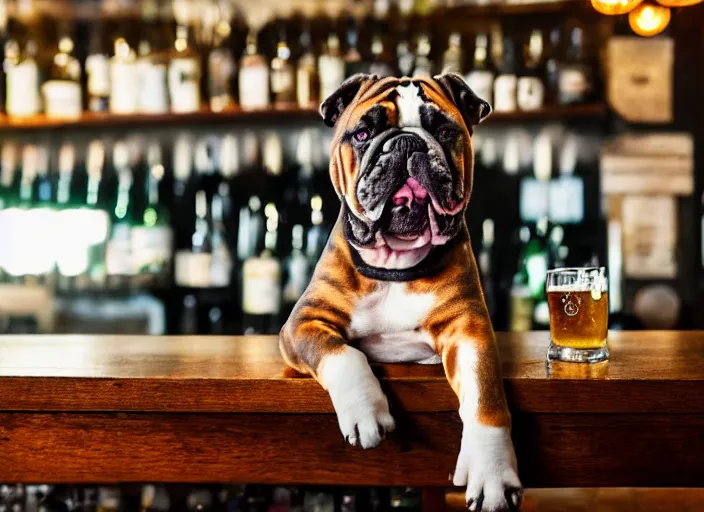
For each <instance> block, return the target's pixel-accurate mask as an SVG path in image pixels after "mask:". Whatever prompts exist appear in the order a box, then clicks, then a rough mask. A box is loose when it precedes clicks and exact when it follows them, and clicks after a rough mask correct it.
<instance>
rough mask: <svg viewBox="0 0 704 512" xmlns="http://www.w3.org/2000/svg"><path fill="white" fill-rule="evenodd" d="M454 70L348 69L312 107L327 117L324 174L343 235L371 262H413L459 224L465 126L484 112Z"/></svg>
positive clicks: (393, 266) (395, 265) (468, 152)
mask: <svg viewBox="0 0 704 512" xmlns="http://www.w3.org/2000/svg"><path fill="white" fill-rule="evenodd" d="M490 112H491V107H490V106H489V104H488V103H487V102H486V101H484V100H482V99H480V98H479V97H477V95H476V94H475V93H474V92H473V91H472V90H471V89H470V88H469V86H467V84H466V83H465V82H464V80H463V79H462V78H461V77H460V76H458V75H454V74H446V75H440V76H436V77H435V78H434V79H409V78H400V79H399V78H384V79H378V78H377V77H376V76H371V75H361V74H360V75H355V76H352V77H350V78H349V79H347V80H346V81H345V82H344V83H343V84H342V85H341V86H340V88H339V89H338V90H337V91H335V92H334V93H333V94H332V95H331V96H330V97H329V98H328V99H326V100H325V101H324V102H323V104H322V105H321V107H320V113H321V115H322V116H323V119H324V120H325V123H326V124H327V125H328V126H334V127H335V134H334V137H333V142H332V146H331V149H332V154H331V162H330V175H331V178H332V182H333V185H334V187H335V190H336V191H337V194H338V196H339V197H340V199H341V200H342V203H343V213H342V215H343V217H342V220H343V231H344V235H345V237H346V239H347V241H348V242H349V243H350V244H351V245H352V246H353V247H354V248H355V249H356V250H357V252H358V253H359V256H360V257H361V259H362V260H363V261H364V263H365V264H367V265H369V266H370V267H374V268H380V269H389V270H402V269H409V268H412V267H415V266H416V265H418V264H419V263H421V262H422V261H423V260H425V259H426V258H427V257H428V255H429V254H430V253H431V252H432V251H433V248H434V247H438V246H443V245H445V244H446V243H447V242H448V241H449V240H451V239H452V238H453V237H455V236H456V235H457V234H458V233H459V232H460V230H461V228H462V226H463V217H464V211H465V209H466V207H467V202H468V200H469V195H470V192H471V188H472V170H473V152H472V143H471V134H472V129H473V127H474V126H475V125H476V124H478V123H480V122H481V121H482V120H483V119H484V118H485V117H486V116H487V115H489V113H490Z"/></svg>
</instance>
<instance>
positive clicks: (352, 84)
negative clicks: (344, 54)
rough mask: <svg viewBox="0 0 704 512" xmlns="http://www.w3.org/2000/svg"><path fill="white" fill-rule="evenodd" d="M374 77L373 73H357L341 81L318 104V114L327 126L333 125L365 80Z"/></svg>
mask: <svg viewBox="0 0 704 512" xmlns="http://www.w3.org/2000/svg"><path fill="white" fill-rule="evenodd" d="M373 79H376V76H374V75H368V74H366V73H357V74H356V75H352V76H351V77H349V78H348V79H347V80H345V81H344V82H342V84H341V85H340V87H338V88H337V90H336V91H335V92H334V93H332V94H331V95H330V96H328V98H327V99H326V100H325V101H323V102H322V103H321V104H320V109H319V110H320V116H321V117H322V118H323V120H324V121H325V124H326V125H328V126H331V127H332V126H335V123H336V122H337V120H338V119H339V117H340V115H341V114H342V112H343V111H344V110H345V108H347V105H349V104H350V103H351V102H352V100H353V99H354V97H355V96H356V95H357V93H358V92H359V89H360V88H361V87H362V84H363V83H364V82H366V81H367V80H373Z"/></svg>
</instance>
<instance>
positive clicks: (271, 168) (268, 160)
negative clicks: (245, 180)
mask: <svg viewBox="0 0 704 512" xmlns="http://www.w3.org/2000/svg"><path fill="white" fill-rule="evenodd" d="M262 167H263V168H264V183H263V189H262V190H261V191H260V195H261V197H262V201H263V202H264V204H266V203H273V204H274V205H275V206H276V208H277V211H278V212H279V213H281V211H282V209H283V208H282V201H283V194H284V176H283V169H284V149H283V144H282V141H281V134H280V133H278V132H275V131H271V132H269V133H267V134H265V135H264V140H263V141H262Z"/></svg>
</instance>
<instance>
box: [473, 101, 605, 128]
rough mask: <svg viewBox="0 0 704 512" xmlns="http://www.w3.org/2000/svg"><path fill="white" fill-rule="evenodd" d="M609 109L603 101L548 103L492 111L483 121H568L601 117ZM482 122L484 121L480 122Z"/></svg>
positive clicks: (488, 122) (489, 122)
mask: <svg viewBox="0 0 704 512" xmlns="http://www.w3.org/2000/svg"><path fill="white" fill-rule="evenodd" d="M608 111H609V109H608V107H607V106H606V104H605V103H586V104H584V105H549V106H545V107H543V108H541V109H540V110H532V111H530V110H517V111H515V112H493V113H492V114H491V115H490V116H489V117H488V118H487V120H486V121H485V122H486V123H487V124H491V123H498V122H512V121H548V120H555V121H568V120H574V119H580V118H582V119H588V118H593V119H602V118H604V117H606V114H607V113H608ZM482 124H484V123H482Z"/></svg>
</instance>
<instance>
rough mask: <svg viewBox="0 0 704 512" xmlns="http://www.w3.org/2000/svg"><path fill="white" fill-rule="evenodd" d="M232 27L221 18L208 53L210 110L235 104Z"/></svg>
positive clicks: (216, 110)
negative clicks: (230, 38) (231, 48)
mask: <svg viewBox="0 0 704 512" xmlns="http://www.w3.org/2000/svg"><path fill="white" fill-rule="evenodd" d="M231 32H232V27H231V26H230V23H229V22H228V21H227V20H221V21H220V22H219V23H218V24H217V26H216V29H215V41H214V46H213V49H212V50H211V51H210V54H209V55H208V97H209V103H210V110H212V111H213V112H222V111H223V110H226V109H229V108H232V107H233V106H234V104H235V98H234V79H235V68H236V66H235V59H234V57H233V56H232V50H230V48H229V47H228V45H227V42H228V41H229V37H230V34H231Z"/></svg>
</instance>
